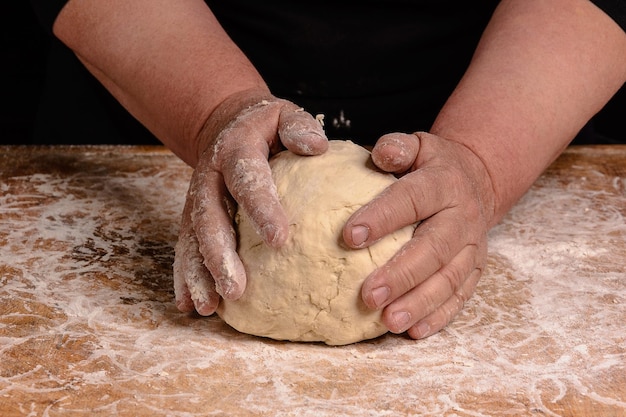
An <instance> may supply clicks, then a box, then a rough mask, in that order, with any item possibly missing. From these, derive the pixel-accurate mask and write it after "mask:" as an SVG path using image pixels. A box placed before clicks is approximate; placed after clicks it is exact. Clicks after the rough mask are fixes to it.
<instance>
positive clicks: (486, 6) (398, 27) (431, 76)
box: [31, 0, 626, 144]
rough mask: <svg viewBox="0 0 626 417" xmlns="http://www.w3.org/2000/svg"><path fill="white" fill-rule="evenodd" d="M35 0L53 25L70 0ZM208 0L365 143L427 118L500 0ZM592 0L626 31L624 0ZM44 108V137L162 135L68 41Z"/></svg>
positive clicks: (279, 71)
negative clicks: (97, 75) (135, 116)
mask: <svg viewBox="0 0 626 417" xmlns="http://www.w3.org/2000/svg"><path fill="white" fill-rule="evenodd" d="M31 1H32V4H33V6H34V8H35V10H36V12H37V15H38V17H39V19H40V21H41V23H42V25H43V26H44V27H45V28H46V29H47V31H48V32H49V33H51V32H52V25H53V23H54V20H55V18H56V16H57V15H58V13H59V12H60V10H61V8H62V7H63V6H64V4H65V3H66V1H67V0H31ZM206 1H207V4H208V5H209V6H210V7H211V10H212V11H213V12H214V13H215V15H216V16H217V17H218V19H219V21H220V22H221V24H222V25H223V27H224V29H225V30H226V31H227V32H228V33H229V35H230V36H231V37H232V39H233V40H234V41H235V42H236V43H237V44H238V45H239V47H240V48H241V49H242V50H243V52H244V53H245V54H246V55H247V56H248V57H249V58H250V60H251V61H252V63H253V64H254V65H255V66H256V68H257V69H258V70H259V72H260V73H261V75H262V76H263V78H264V79H265V81H266V82H267V83H268V85H269V87H270V89H271V90H272V92H273V93H274V94H275V95H277V96H279V97H283V98H287V99H290V100H292V101H294V102H296V103H297V104H299V105H301V106H302V107H304V108H305V109H306V110H307V111H309V112H311V113H313V114H317V113H322V114H324V115H325V122H326V124H325V126H326V131H327V134H328V135H329V137H332V138H350V139H352V140H355V141H357V142H360V143H364V144H373V142H374V141H375V140H376V139H377V138H378V137H379V136H380V135H382V134H384V133H388V132H391V131H405V132H412V131H416V130H428V129H429V127H430V124H431V123H432V122H433V120H434V118H435V116H436V114H437V112H438V111H439V109H440V108H441V106H442V105H443V103H444V101H445V100H446V99H447V97H448V96H449V94H450V93H451V92H452V90H453V88H454V87H455V85H456V83H457V82H458V80H459V79H460V77H461V76H462V74H463V72H464V71H465V69H466V67H467V64H468V63H469V60H470V58H471V55H472V53H473V51H474V48H475V46H476V44H477V42H478V39H479V37H480V35H481V33H482V31H483V29H484V27H485V25H486V24H487V22H488V20H489V18H490V17H491V14H492V12H493V10H494V8H495V6H496V5H497V3H498V1H495V0H490V1H482V2H467V1H465V0H455V1H441V0H430V1H427V0H393V1H386V2H379V1H363V2H359V3H358V4H357V5H355V4H354V3H352V2H342V1H332V0H328V1H327V0H318V1H316V2H283V1H276V0H266V1H263V2H258V1H252V0H231V1H228V2H225V1H214V0H206ZM593 2H594V3H595V4H596V5H597V6H598V7H600V8H601V9H602V10H604V11H605V12H606V13H607V14H609V15H610V16H611V17H612V18H613V19H614V20H615V21H616V22H617V23H618V24H619V25H620V26H621V27H622V28H624V29H625V30H626V1H625V0H593ZM420 58H424V62H420ZM625 110H626V109H625ZM39 114H40V116H39V118H38V121H37V126H36V130H35V137H36V139H35V140H36V142H39V143H151V142H154V141H155V139H154V138H153V137H152V135H151V134H150V133H149V132H148V131H147V130H146V129H145V128H143V127H142V126H141V125H140V124H139V123H138V122H137V121H136V120H134V119H133V118H132V117H131V116H130V115H129V114H128V113H127V112H126V111H125V110H124V109H123V108H122V107H121V106H120V105H119V104H118V103H117V102H116V101H115V99H113V97H111V96H110V94H109V93H108V92H106V91H105V90H104V88H103V87H102V86H101V85H100V84H99V83H98V82H97V81H96V80H95V79H94V78H93V77H92V76H91V75H90V74H88V72H87V71H86V70H85V68H84V67H83V66H82V65H81V64H80V62H79V61H78V60H77V59H76V57H75V56H74V55H73V54H72V53H71V51H69V50H68V49H67V48H66V47H65V46H63V45H62V44H61V43H60V42H58V41H54V42H53V43H52V45H51V51H50V55H49V61H48V75H47V80H46V88H45V91H44V94H43V97H42V104H41V111H40V113H39ZM624 133H625V135H626V129H625V132H624ZM622 140H626V138H624V137H623V138H622Z"/></svg>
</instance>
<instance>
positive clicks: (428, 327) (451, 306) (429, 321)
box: [407, 268, 482, 339]
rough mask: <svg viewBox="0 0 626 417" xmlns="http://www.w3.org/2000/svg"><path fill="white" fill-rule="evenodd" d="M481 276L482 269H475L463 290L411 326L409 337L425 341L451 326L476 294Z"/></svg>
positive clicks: (408, 331) (464, 284)
mask: <svg viewBox="0 0 626 417" xmlns="http://www.w3.org/2000/svg"><path fill="white" fill-rule="evenodd" d="M481 275H482V270H481V269H479V268H476V269H474V271H472V273H471V274H470V276H469V277H468V279H467V280H466V281H465V282H464V283H463V286H462V287H461V289H460V290H459V291H457V292H455V293H454V294H453V295H452V296H451V297H450V298H449V299H448V300H446V302H445V303H443V304H442V305H441V306H440V307H439V308H438V309H436V310H435V311H434V312H432V313H431V314H429V315H428V316H426V317H425V318H423V319H421V320H419V321H418V322H417V323H415V324H414V325H413V326H411V327H410V328H409V329H408V330H407V333H408V335H409V336H410V337H411V338H413V339H423V338H425V337H428V336H431V335H433V334H435V333H437V332H439V331H440V330H442V329H443V328H444V327H446V326H447V325H448V324H450V322H451V321H452V319H454V317H456V315H457V314H458V313H459V312H460V311H461V310H462V309H463V307H464V305H465V303H466V302H467V300H468V299H469V297H471V295H472V294H473V293H474V291H475V289H476V286H477V285H478V281H479V279H480V277H481Z"/></svg>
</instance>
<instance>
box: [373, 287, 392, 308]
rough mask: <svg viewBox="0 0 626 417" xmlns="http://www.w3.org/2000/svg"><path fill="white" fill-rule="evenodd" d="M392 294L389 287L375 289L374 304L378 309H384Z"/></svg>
mask: <svg viewBox="0 0 626 417" xmlns="http://www.w3.org/2000/svg"><path fill="white" fill-rule="evenodd" d="M390 293H391V291H390V290H389V288H387V287H379V288H375V289H373V290H372V299H373V300H374V304H376V307H382V306H383V305H384V304H385V302H386V301H387V299H388V298H389V294H390Z"/></svg>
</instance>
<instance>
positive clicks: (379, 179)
mask: <svg viewBox="0 0 626 417" xmlns="http://www.w3.org/2000/svg"><path fill="white" fill-rule="evenodd" d="M270 165H271V167H272V175H273V177H274V181H275V183H276V186H277V189H278V194H279V197H280V199H281V203H282V205H283V207H284V209H285V212H286V213H287V216H288V219H289V237H288V239H287V242H286V243H285V245H284V246H283V247H281V248H280V249H274V248H271V247H269V246H267V245H265V244H264V243H263V241H262V240H261V238H260V237H259V235H258V234H257V233H256V232H255V229H254V227H253V226H252V224H251V222H250V221H249V218H248V216H247V215H246V214H245V213H244V212H243V211H241V210H240V211H239V212H238V213H237V216H236V222H237V224H238V232H239V249H238V252H239V256H240V257H241V259H242V261H243V263H244V266H245V268H246V273H247V276H248V283H247V287H246V290H245V292H244V295H243V296H242V297H241V298H240V299H239V300H236V301H232V300H222V301H221V302H220V306H219V308H218V314H219V315H220V317H222V319H224V321H225V322H226V323H228V324H229V325H231V326H232V327H234V328H235V329H237V330H239V331H241V332H243V333H248V334H253V335H257V336H264V337H269V338H273V339H278V340H291V341H305V342H324V343H327V344H329V345H344V344H349V343H354V342H358V341H361V340H366V339H371V338H374V337H377V336H380V335H382V334H384V333H386V332H387V329H386V327H385V326H384V325H383V324H382V322H381V314H380V311H371V310H369V309H367V308H366V307H365V305H364V304H363V301H362V300H361V285H362V283H363V280H364V279H365V278H366V277H367V275H369V273H370V272H372V271H373V270H374V269H375V268H377V267H378V266H381V265H383V264H384V263H385V262H386V261H387V260H388V259H389V258H390V257H391V256H392V255H393V254H395V253H396V252H397V251H398V249H399V248H400V247H401V246H402V245H403V244H404V243H406V242H407V241H408V240H409V239H410V238H411V236H412V233H413V227H412V226H408V227H406V228H404V229H402V230H399V231H397V232H396V233H394V234H392V235H389V236H387V237H385V238H384V239H383V240H381V241H379V242H377V243H376V244H375V245H373V246H371V247H369V248H365V249H358V250H354V249H348V248H346V247H345V246H344V245H343V244H342V242H343V239H342V227H343V225H344V224H345V222H346V221H347V220H348V217H350V215H351V214H352V213H353V212H354V211H355V210H357V209H358V208H359V207H361V206H362V205H363V204H365V203H367V202H368V201H370V200H371V199H372V198H374V197H375V196H376V195H377V194H378V193H380V192H381V191H382V190H383V189H385V188H386V187H387V186H389V185H390V184H391V183H392V182H393V181H396V178H395V177H394V176H393V175H391V174H385V173H382V172H380V171H377V170H376V169H375V168H374V167H373V164H372V162H371V158H370V153H369V152H368V151H367V150H366V149H364V148H363V147H361V146H358V145H356V144H354V143H352V142H350V141H331V142H330V147H329V149H328V151H327V152H326V153H325V154H323V155H319V156H308V157H305V156H297V155H295V154H293V153H290V152H288V151H285V152H281V153H280V154H278V155H276V156H275V157H274V158H272V160H271V161H270Z"/></svg>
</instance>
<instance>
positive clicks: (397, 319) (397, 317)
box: [391, 311, 411, 331]
mask: <svg viewBox="0 0 626 417" xmlns="http://www.w3.org/2000/svg"><path fill="white" fill-rule="evenodd" d="M391 317H392V318H393V322H394V324H395V327H396V329H398V331H404V330H406V327H407V325H408V324H409V321H410V320H411V314H409V313H408V312H406V311H396V312H395V313H393V314H392V315H391Z"/></svg>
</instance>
